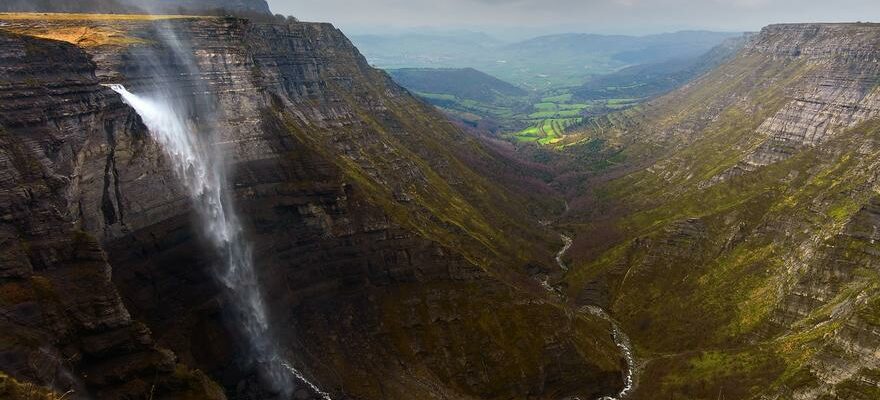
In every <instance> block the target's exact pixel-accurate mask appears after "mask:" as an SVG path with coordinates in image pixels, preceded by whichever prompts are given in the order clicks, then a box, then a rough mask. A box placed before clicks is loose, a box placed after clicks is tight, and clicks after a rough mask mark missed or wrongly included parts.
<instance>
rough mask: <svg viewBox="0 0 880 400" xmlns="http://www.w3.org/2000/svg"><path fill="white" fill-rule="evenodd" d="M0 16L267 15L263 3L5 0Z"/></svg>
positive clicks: (261, 0)
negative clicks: (36, 14) (64, 14)
mask: <svg viewBox="0 0 880 400" xmlns="http://www.w3.org/2000/svg"><path fill="white" fill-rule="evenodd" d="M0 12H49V13H114V14H140V13H144V12H149V13H153V14H184V15H217V14H222V15H226V14H233V15H270V14H271V11H270V10H269V4H268V3H266V0H138V1H135V0H81V1H55V0H5V1H4V2H3V4H0Z"/></svg>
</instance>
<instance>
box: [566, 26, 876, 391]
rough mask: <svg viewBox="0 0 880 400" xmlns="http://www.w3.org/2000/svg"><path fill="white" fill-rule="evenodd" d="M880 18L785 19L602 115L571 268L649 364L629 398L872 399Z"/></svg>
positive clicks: (590, 141) (588, 153)
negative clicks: (730, 52) (672, 85)
mask: <svg viewBox="0 0 880 400" xmlns="http://www.w3.org/2000/svg"><path fill="white" fill-rule="evenodd" d="M878 56H880V25H872V24H838V25H834V24H829V25H822V24H803V25H775V26H770V27H767V28H765V29H764V30H762V31H761V33H760V34H759V35H757V36H755V37H754V38H752V39H751V40H750V41H749V42H748V43H747V44H746V46H745V47H744V49H743V50H742V51H740V52H739V53H738V54H737V55H736V56H735V57H734V58H732V59H731V60H730V61H728V62H727V63H724V64H723V65H721V66H719V67H718V68H716V69H714V70H713V71H711V72H710V73H708V74H707V75H705V76H704V77H702V78H700V79H698V80H697V81H695V82H693V83H691V84H689V85H687V86H686V87H684V88H682V89H680V90H677V91H675V92H673V93H671V94H669V95H666V96H664V97H661V98H659V99H657V100H655V101H652V102H650V103H648V104H646V105H643V106H639V107H636V108H633V109H630V110H627V111H624V112H621V113H616V114H610V115H608V116H605V117H601V118H597V119H595V120H594V121H592V122H591V124H590V129H589V130H584V131H582V132H580V134H579V135H576V136H577V137H572V138H570V140H571V141H572V142H571V143H570V146H568V147H567V148H566V151H567V152H568V154H569V155H570V156H572V157H576V158H578V159H580V160H592V162H593V163H592V164H591V165H592V168H591V169H590V171H589V176H590V178H589V179H588V182H591V183H590V184H589V185H587V186H585V187H588V188H589V189H588V190H584V191H582V192H581V193H582V194H585V195H583V196H581V197H579V198H577V199H575V200H574V201H573V204H572V207H573V210H572V212H570V213H569V218H568V228H569V229H570V230H572V231H575V232H578V234H577V236H576V238H575V244H574V246H573V248H572V252H571V257H570V258H571V261H570V262H571V263H572V264H573V265H574V267H573V268H572V272H570V273H569V274H567V276H566V277H565V278H564V280H563V281H564V286H565V287H566V288H567V292H568V295H569V297H570V298H571V299H573V301H575V302H577V303H578V304H600V305H607V306H608V307H609V308H610V309H611V310H612V313H613V315H614V316H615V317H616V318H617V319H618V320H619V321H620V322H621V324H622V326H623V330H624V331H626V332H627V333H628V334H629V335H630V337H631V339H632V340H633V342H634V344H635V346H636V356H637V359H639V360H640V361H641V362H642V363H643V365H644V367H643V369H642V371H641V375H640V377H639V379H638V387H637V390H636V393H635V394H634V395H633V396H632V398H633V399H658V398H660V399H663V398H688V399H717V398H719V396H721V397H723V398H730V399H748V398H793V399H873V398H876V397H877V395H878V392H877V385H876V382H877V377H878V376H880V372H878V368H880V359H878V357H877V353H876V348H877V347H878V345H880V335H878V332H880V329H878V328H880V320H878V314H877V312H878V307H877V305H878V304H880V291H878V288H880V276H878V274H877V271H876V266H877V264H878V261H880V260H878V259H877V254H878V249H877V247H876V246H877V244H876V242H877V240H878V237H877V229H878V228H877V227H878V226H880V220H878V217H877V210H878V198H877V193H878V187H877V185H876V182H877V177H878V174H880V169H878V164H877V163H876V159H877V155H878V151H880V148H878V145H877V144H878V143H880V142H878V138H880V136H878V135H880V123H878V117H880V90H878V83H880V66H878V64H877V62H876V60H877V59H878Z"/></svg>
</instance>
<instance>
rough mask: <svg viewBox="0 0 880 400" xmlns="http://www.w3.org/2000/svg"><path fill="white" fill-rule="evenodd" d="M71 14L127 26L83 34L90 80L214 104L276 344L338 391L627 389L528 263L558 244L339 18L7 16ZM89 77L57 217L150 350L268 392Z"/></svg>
mask: <svg viewBox="0 0 880 400" xmlns="http://www.w3.org/2000/svg"><path fill="white" fill-rule="evenodd" d="M83 24H87V25H88V26H90V27H92V28H93V29H97V30H102V31H114V32H119V33H120V34H121V35H124V36H125V37H126V38H131V39H133V40H126V41H125V43H124V44H118V42H117V43H116V44H107V45H97V46H89V47H87V48H86V50H87V51H88V52H89V53H90V55H91V56H92V57H93V59H94V62H95V63H96V66H97V71H96V74H97V76H98V78H99V79H100V80H101V82H103V83H124V84H125V85H126V86H127V87H128V88H129V89H131V90H132V91H134V92H147V91H149V90H150V89H151V87H152V85H154V84H156V82H157V80H158V81H159V83H161V84H162V85H165V86H168V87H174V88H177V89H179V99H178V100H179V101H181V102H184V103H187V104H196V103H199V102H203V103H207V104H201V105H209V106H210V107H208V108H209V109H210V110H211V111H210V112H209V113H207V114H205V115H193V116H192V117H193V120H194V121H197V124H198V131H199V132H203V133H204V134H205V135H211V136H206V140H209V141H210V142H211V143H213V145H214V146H217V147H220V148H222V149H223V152H224V153H225V154H227V156H228V162H229V163H230V164H231V168H230V170H231V171H234V173H233V174H232V176H231V177H230V190H231V193H232V194H233V195H234V198H235V203H236V206H237V207H238V208H239V209H240V214H241V215H243V216H247V218H246V221H243V222H244V225H245V228H246V230H247V231H248V235H247V236H248V237H249V238H252V240H253V250H254V256H255V260H256V264H257V265H258V266H259V273H260V276H261V281H262V283H263V288H264V292H265V298H267V299H271V300H270V301H269V303H270V304H268V306H269V308H270V311H271V315H272V321H273V322H272V325H273V327H275V329H276V330H277V333H278V336H280V337H282V338H283V339H284V352H285V356H287V357H289V359H290V360H291V361H292V363H293V364H295V366H296V367H298V368H299V369H301V370H302V371H304V372H305V373H306V375H307V376H308V377H309V378H311V379H312V380H314V381H315V382H317V383H319V384H320V386H321V387H322V389H324V390H327V391H329V392H331V393H332V394H333V395H334V398H337V397H338V398H354V399H396V398H399V399H409V398H414V397H415V398H482V397H517V398H519V397H527V396H530V397H534V398H559V397H565V396H583V397H599V396H601V395H605V394H611V393H615V392H616V391H618V390H619V388H620V387H621V386H622V379H623V376H622V369H623V364H624V361H623V360H622V359H621V356H620V354H619V352H618V350H617V348H616V347H615V345H614V342H613V340H612V337H611V331H610V329H611V327H610V326H609V325H608V323H607V322H605V321H603V320H602V319H600V318H594V317H592V316H589V315H583V314H579V313H576V312H573V310H571V309H569V308H568V306H567V305H564V304H560V303H558V301H556V300H554V299H552V298H549V297H548V296H547V295H546V294H545V293H544V291H543V290H542V289H540V288H539V287H538V286H537V285H536V284H534V281H533V280H532V279H530V278H529V273H530V272H531V271H540V270H548V269H551V268H555V266H554V264H553V253H554V249H555V247H557V246H558V239H557V238H556V237H555V236H554V235H553V234H552V232H549V231H547V230H545V229H543V228H541V227H540V225H539V224H538V223H537V221H536V220H537V219H536V218H534V217H533V216H531V215H528V214H527V213H526V212H525V211H524V210H525V207H523V204H522V200H521V198H520V197H518V196H516V195H514V194H512V193H511V192H508V191H506V190H504V189H503V188H500V187H498V186H497V185H495V184H493V183H491V182H490V181H489V180H488V179H486V178H485V177H483V176H481V175H480V174H478V173H477V172H475V168H477V167H480V168H486V169H487V170H491V169H493V168H498V169H500V166H499V164H498V161H496V160H494V159H493V158H492V157H491V156H490V155H489V154H488V153H486V152H485V151H484V150H483V149H482V147H481V146H480V145H479V144H478V143H477V142H476V141H475V140H474V139H471V138H469V137H468V136H467V135H465V134H463V133H461V132H460V131H458V130H457V129H455V128H454V127H452V126H451V125H450V124H449V123H448V122H446V121H445V120H444V119H443V118H442V116H440V115H438V114H437V113H436V112H435V111H433V109H432V108H431V107H429V106H427V105H425V104H422V103H421V102H419V101H418V100H416V99H415V98H413V97H412V96H411V95H410V94H409V93H408V92H406V91H405V90H403V89H401V88H399V87H398V86H396V85H395V84H393V83H392V82H391V80H390V79H389V78H388V77H387V76H386V75H385V74H384V73H382V72H380V71H377V70H374V69H373V68H371V67H370V66H369V65H368V64H367V63H366V61H365V60H364V59H363V57H362V56H361V55H360V54H359V53H358V52H357V50H356V49H355V48H354V46H352V45H351V43H350V42H349V41H348V40H347V39H346V38H345V37H344V36H343V35H342V33H341V32H340V31H338V30H337V29H335V28H333V27H332V26H330V25H327V24H306V23H285V24H274V23H258V22H251V21H247V20H244V19H235V18H199V19H173V20H160V21H145V20H144V21H137V20H134V21H124V22H121V21H113V20H104V21H57V20H56V21H51V20H49V21H40V22H39V23H34V22H33V21H21V20H17V21H16V20H13V21H10V22H8V23H7V25H6V29H10V30H15V31H18V32H24V33H27V32H31V31H32V30H33V29H35V28H39V29H40V32H43V33H45V30H46V29H48V30H52V29H56V28H58V29H68V28H70V27H72V26H73V27H75V26H81V25H83ZM37 25H39V26H37ZM178 40H179V41H178ZM177 45H180V46H177ZM181 49H185V50H184V51H183V52H182V53H183V54H194V55H195V57H194V58H192V60H193V63H194V66H195V68H197V69H198V70H199V71H200V73H199V74H191V73H189V71H190V70H189V66H187V65H182V63H183V62H184V61H183V60H187V59H189V58H181V56H180V54H181V52H180V50H181ZM90 79H92V81H91V82H92V83H90V84H91V85H92V86H94V83H96V82H95V81H94V79H93V78H90ZM95 90H96V91H98V93H100V94H101V96H102V97H101V99H102V100H103V101H105V102H107V103H109V104H110V105H111V106H112V107H111V106H105V105H104V103H100V102H97V101H93V102H92V103H90V104H92V106H93V107H94V108H95V109H97V110H102V112H109V111H107V110H114V112H118V113H120V117H119V118H113V119H111V120H109V121H104V120H98V121H92V120H89V119H85V118H80V117H77V118H80V119H82V121H81V122H78V123H77V124H76V126H77V127H86V128H87V129H89V132H93V133H95V134H96V135H102V136H94V138H93V139H92V140H85V139H79V138H76V137H71V138H70V139H69V140H67V141H66V143H70V144H71V145H76V149H74V150H71V151H70V154H72V156H71V157H68V159H69V160H71V162H70V163H71V167H70V169H69V170H61V171H60V172H58V173H57V174H58V175H61V176H63V177H66V179H67V180H65V181H64V183H63V184H60V185H59V187H60V188H61V190H62V191H63V193H65V195H66V196H67V197H65V199H66V204H64V205H63V207H59V208H58V209H59V210H60V211H59V212H60V213H62V214H65V215H66V216H67V218H69V220H70V221H71V223H72V224H73V226H74V227H76V228H78V229H79V230H81V231H83V232H84V234H86V235H88V236H90V237H94V238H96V239H97V242H98V243H100V244H101V245H102V246H103V249H104V250H105V251H106V253H107V260H108V261H109V264H110V266H112V271H113V274H112V278H113V282H114V283H115V287H116V289H117V290H118V293H119V294H120V296H121V297H122V299H123V301H124V303H125V305H126V309H127V310H128V312H130V313H131V315H133V316H134V317H135V318H136V319H138V320H140V321H143V322H144V323H145V324H146V325H147V326H149V328H150V330H151V331H152V332H153V336H154V337H155V338H156V341H157V342H158V343H159V344H161V345H162V346H166V347H168V348H170V349H171V350H173V351H174V353H175V354H176V355H177V356H178V357H179V359H180V361H181V362H182V363H183V364H185V365H189V366H193V367H197V368H200V369H202V370H204V371H206V372H207V373H208V374H209V375H210V376H211V377H212V378H214V379H215V380H217V381H218V382H220V383H221V384H222V385H223V386H224V388H225V390H226V393H227V394H229V395H230V397H234V398H266V397H270V396H271V394H270V393H266V392H265V391H264V389H263V388H262V386H261V384H260V378H259V376H256V374H255V371H256V369H255V368H254V366H252V365H248V363H247V362H246V361H247V357H246V354H245V351H246V348H244V347H243V346H241V345H240V343H243V341H242V340H241V338H240V337H239V335H240V333H239V332H237V331H236V330H235V329H234V327H235V324H232V323H230V321H231V320H232V319H233V318H234V315H230V313H229V312H228V310H230V309H232V308H231V307H229V306H228V305H227V304H226V302H228V301H229V300H228V299H226V298H225V297H224V296H222V294H221V291H220V290H219V288H218V286H217V282H216V280H215V279H214V277H213V276H212V275H213V274H212V272H213V271H214V269H213V268H212V264H213V263H214V261H215V258H216V257H217V256H216V255H215V254H212V252H211V251H210V247H209V246H205V245H204V243H203V242H202V240H201V238H200V232H198V231H197V230H195V229H194V227H193V224H192V215H191V213H192V209H191V207H190V204H189V203H188V200H187V196H186V195H185V194H184V191H183V188H182V187H181V186H180V184H179V183H178V182H177V181H176V180H175V179H174V175H173V174H172V173H171V170H170V166H169V165H168V164H167V161H166V160H165V159H164V158H163V157H162V155H161V152H160V151H158V148H157V147H156V144H155V143H154V142H153V141H152V140H151V139H150V137H149V135H148V134H147V133H146V132H144V130H143V127H142V126H141V125H140V123H139V121H138V119H137V118H136V117H134V116H132V115H131V112H130V110H128V109H127V108H125V107H123V106H122V105H121V104H120V103H119V99H118V98H116V97H114V96H110V95H109V94H108V93H107V91H106V90H102V89H100V88H98V87H95ZM19 95H20V94H19ZM10 97H11V98H12V100H9V101H10V102H14V101H15V98H17V97H16V96H10ZM78 99H79V100H82V99H81V98H78ZM191 109H197V107H191ZM198 109H205V108H204V107H198ZM23 115H26V114H23ZM102 115H103V114H102ZM122 116H125V118H122ZM56 121H59V119H58V118H48V117H46V116H41V119H40V120H39V124H38V125H39V126H41V127H43V129H45V132H44V134H42V135H40V138H47V137H53V135H54V136H57V135H58V129H60V128H58V127H59V126H60V127H64V126H66V125H64V124H63V123H60V122H58V123H57V124H56ZM4 126H6V123H5V122H4ZM44 140H45V139H44ZM16 143H17V141H16ZM53 171H54V170H53ZM20 182H21V180H20V179H18V178H10V179H9V183H10V185H13V186H17V185H19V184H20ZM53 198H54V197H53ZM93 243H94V242H93ZM74 298H75V297H74ZM83 371H84V370H82V369H74V370H73V373H74V374H75V375H76V374H78V373H82V372H83ZM297 396H299V397H302V398H309V397H311V396H314V394H313V393H309V391H308V390H306V388H301V390H300V391H299V392H298V393H297Z"/></svg>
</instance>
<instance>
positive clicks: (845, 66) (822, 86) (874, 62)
mask: <svg viewBox="0 0 880 400" xmlns="http://www.w3.org/2000/svg"><path fill="white" fill-rule="evenodd" d="M878 43H880V29H878V27H877V25H873V24H859V25H853V24H840V25H827V24H825V25H823V24H804V25H774V26H770V27H767V28H765V29H764V30H762V31H761V34H760V35H758V36H756V37H755V39H754V40H753V41H752V42H751V43H750V44H749V45H748V46H747V48H746V50H745V52H744V53H745V55H746V56H748V55H759V56H763V57H772V58H774V59H783V60H785V61H786V62H794V63H804V64H805V65H808V66H809V67H808V71H807V72H805V76H804V77H803V79H801V80H800V82H798V84H797V85H793V86H791V87H789V93H787V95H788V96H789V97H790V101H789V102H788V103H787V104H786V105H785V106H784V107H782V109H781V110H779V111H778V112H777V113H776V115H774V116H772V117H771V118H769V119H767V120H766V121H764V123H763V124H761V126H760V127H758V131H757V132H756V134H757V135H759V136H760V137H766V140H765V141H764V142H763V143H761V144H760V145H759V146H758V148H757V149H755V150H754V151H753V152H752V153H750V154H748V155H747V156H746V157H745V158H744V159H743V160H742V161H740V162H739V163H738V164H737V165H736V166H735V167H733V168H731V169H730V170H728V171H726V172H725V173H724V174H722V175H720V176H718V177H716V178H715V179H714V180H713V181H715V182H717V181H718V180H721V179H726V178H729V177H730V176H735V175H740V174H743V173H747V172H752V171H755V170H756V169H758V168H760V167H763V166H766V165H769V164H773V163H776V162H779V161H782V160H785V159H787V158H789V157H791V156H792V155H793V154H795V153H797V152H799V151H802V150H803V149H806V148H810V147H815V146H818V145H820V144H822V143H823V142H825V141H827V140H828V139H829V138H831V137H833V136H834V135H836V134H838V133H840V132H842V131H843V130H845V129H849V128H853V127H855V126H857V125H858V124H860V123H862V122H864V121H867V120H869V119H872V118H876V117H877V116H878V115H880V90H878V84H880V78H878V76H880V63H878V60H880V46H878Z"/></svg>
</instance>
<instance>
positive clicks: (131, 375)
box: [0, 33, 224, 399]
mask: <svg viewBox="0 0 880 400" xmlns="http://www.w3.org/2000/svg"><path fill="white" fill-rule="evenodd" d="M0 57H2V61H0V65H2V67H0V68H2V71H3V77H4V79H3V82H2V86H0V97H2V101H0V102H2V106H0V126H2V127H0V138H2V139H0V160H2V164H0V165H2V172H0V176H2V179H0V188H2V189H0V210H2V212H0V213H2V222H0V232H2V233H0V237H2V239H0V241H2V243H3V245H2V247H0V260H2V262H0V277H2V278H0V310H2V313H0V314H2V317H0V325H2V329H0V332H2V333H0V354H2V364H3V370H4V371H6V372H7V373H9V374H11V375H13V376H15V377H18V378H19V379H23V380H28V381H35V382H38V383H42V384H50V385H52V386H54V387H56V388H58V389H63V390H62V392H65V391H67V390H69V389H71V390H74V391H76V392H77V393H84V392H85V390H86V388H88V390H89V391H91V392H92V393H94V394H95V395H99V396H103V397H121V396H125V395H131V394H133V393H143V392H145V391H148V390H150V388H153V390H154V392H155V393H156V396H157V397H159V398H166V397H179V396H186V395H190V396H195V397H204V398H217V399H220V398H224V397H223V394H222V392H220V391H219V387H217V386H216V385H215V384H214V383H213V382H211V381H210V380H209V379H207V378H206V377H205V376H204V375H202V374H200V373H195V372H192V371H190V370H188V369H187V368H186V367H183V366H181V365H178V364H177V363H176V359H175V357H174V356H173V354H171V353H170V352H168V351H167V350H163V349H161V348H159V347H158V346H157V345H156V344H155V342H154V340H153V338H152V335H151V333H150V331H149V329H148V328H147V327H146V326H145V325H143V324H142V323H140V322H137V321H135V320H133V319H132V318H131V317H130V315H129V313H128V311H127V310H126V308H125V306H124V305H123V303H122V299H121V298H120V297H119V294H118V291H117V290H116V287H115V286H114V285H113V283H112V282H111V267H110V265H109V264H108V262H107V258H106V255H105V253H104V251H103V250H102V248H101V244H100V242H99V239H98V237H96V236H95V235H92V234H90V233H88V232H84V231H82V230H81V229H79V228H78V226H77V224H76V223H75V220H76V216H77V213H78V210H77V208H76V207H77V205H76V204H75V203H71V200H72V197H71V193H70V191H71V189H72V188H73V186H72V177H77V176H78V174H79V173H80V172H82V170H81V169H80V165H81V164H80V162H81V157H82V151H83V150H84V149H85V148H86V147H87V145H88V143H89V142H92V141H100V142H102V143H113V138H114V137H117V136H120V137H138V136H143V135H145V133H146V132H144V130H143V128H142V126H141V125H140V124H139V122H138V121H137V119H136V116H135V115H133V114H132V113H131V111H130V110H128V109H127V108H126V107H125V106H124V105H123V104H122V103H121V102H120V101H119V99H118V98H116V97H115V96H112V95H110V93H107V92H106V90H104V89H103V88H102V87H101V86H99V85H98V81H97V79H96V77H95V75H94V64H92V62H91V61H90V60H89V59H88V57H87V56H86V55H85V54H84V53H82V52H81V51H79V50H78V49H76V48H74V47H73V46H70V45H66V44H61V43H53V42H46V41H41V40H35V39H29V38H24V37H18V36H10V35H8V34H5V33H4V34H0ZM114 171H115V167H114V166H113V164H112V162H111V160H109V159H105V164H104V167H103V168H102V169H101V170H98V171H93V172H94V173H97V174H99V176H101V177H103V178H104V179H102V182H107V179H108V178H109V177H110V176H112V175H113V174H114ZM102 187H103V189H102V191H103V199H104V201H103V202H101V203H100V204H99V205H98V207H99V208H103V209H107V206H108V204H110V202H111V201H112V200H111V199H112V198H113V193H114V187H113V186H112V185H109V184H105V185H102ZM120 217H121V216H118V215H114V216H112V218H120Z"/></svg>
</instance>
